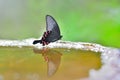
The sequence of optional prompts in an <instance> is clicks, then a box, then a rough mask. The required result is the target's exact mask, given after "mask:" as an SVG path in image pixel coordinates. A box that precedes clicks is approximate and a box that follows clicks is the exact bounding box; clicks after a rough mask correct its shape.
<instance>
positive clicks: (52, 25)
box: [46, 15, 62, 42]
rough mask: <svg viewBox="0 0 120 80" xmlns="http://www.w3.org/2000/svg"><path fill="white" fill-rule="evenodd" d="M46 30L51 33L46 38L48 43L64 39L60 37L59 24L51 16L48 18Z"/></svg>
mask: <svg viewBox="0 0 120 80" xmlns="http://www.w3.org/2000/svg"><path fill="white" fill-rule="evenodd" d="M46 30H47V31H50V33H49V34H48V36H47V37H46V41H48V42H54V41H57V40H59V39H60V38H61V37H62V36H61V35H60V29H59V26H58V24H57V22H56V21H55V19H54V18H53V17H52V16H50V15H47V16H46Z"/></svg>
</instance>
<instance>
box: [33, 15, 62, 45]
mask: <svg viewBox="0 0 120 80" xmlns="http://www.w3.org/2000/svg"><path fill="white" fill-rule="evenodd" d="M61 38H62V36H61V35H60V29H59V26H58V24H57V22H56V21H55V19H54V18H53V17H52V16H50V15H47V16H46V32H44V34H43V37H42V38H41V40H35V41H34V42H33V44H37V43H40V44H43V46H44V45H48V44H49V43H50V42H55V41H57V40H59V39H61Z"/></svg>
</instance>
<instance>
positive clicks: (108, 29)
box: [0, 0, 120, 47]
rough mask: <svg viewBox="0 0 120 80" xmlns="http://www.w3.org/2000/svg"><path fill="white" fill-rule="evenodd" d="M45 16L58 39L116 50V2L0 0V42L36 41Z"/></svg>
mask: <svg viewBox="0 0 120 80" xmlns="http://www.w3.org/2000/svg"><path fill="white" fill-rule="evenodd" d="M47 14H49V15H52V16H53V17H54V18H55V19H56V21H57V22H58V24H59V26H60V29H61V34H62V35H63V38H62V40H67V41H76V42H94V43H99V44H102V45H105V46H112V47H120V1H119V0H0V39H19V40H22V39H26V38H31V37H32V38H39V37H40V36H42V34H43V32H44V31H45V27H46V23H45V15H47Z"/></svg>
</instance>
